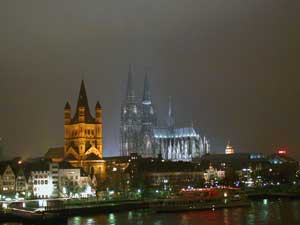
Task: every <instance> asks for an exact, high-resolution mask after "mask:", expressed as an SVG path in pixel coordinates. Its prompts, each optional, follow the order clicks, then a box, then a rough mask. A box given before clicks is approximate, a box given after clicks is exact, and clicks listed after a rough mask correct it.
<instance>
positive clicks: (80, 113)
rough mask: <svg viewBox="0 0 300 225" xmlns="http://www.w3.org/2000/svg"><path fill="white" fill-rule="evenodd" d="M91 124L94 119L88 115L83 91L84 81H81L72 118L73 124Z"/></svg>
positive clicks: (86, 101)
mask: <svg viewBox="0 0 300 225" xmlns="http://www.w3.org/2000/svg"><path fill="white" fill-rule="evenodd" d="M80 117H81V118H82V119H83V120H84V121H85V122H93V121H94V119H93V117H92V115H91V113H90V108H89V103H88V98H87V94H86V90H85V85H84V80H82V81H81V85H80V91H79V96H78V100H77V107H76V113H75V115H74V118H73V122H83V121H81V120H82V119H80Z"/></svg>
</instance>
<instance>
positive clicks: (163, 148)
mask: <svg viewBox="0 0 300 225" xmlns="http://www.w3.org/2000/svg"><path fill="white" fill-rule="evenodd" d="M120 140H121V143H120V148H121V155H123V156H129V155H130V154H131V153H137V154H139V155H141V156H142V157H158V155H161V156H162V157H163V159H165V160H173V161H191V160H192V159H193V158H199V157H201V156H202V155H205V154H208V153H209V152H210V143H209V140H208V139H207V138H206V137H204V136H203V137H202V136H201V134H200V130H199V129H197V128H194V127H193V126H188V127H178V128H177V127H176V123H175V115H174V110H173V107H172V102H171V99H170V101H169V112H168V118H167V124H166V125H163V126H159V125H158V121H157V114H156V110H155V107H154V104H153V101H152V97H151V91H150V84H149V80H148V76H147V75H146V76H145V80H144V91H143V97H142V98H141V100H140V98H138V97H137V96H136V95H135V92H134V90H133V84H132V71H131V69H130V71H129V74H128V82H127V91H126V98H125V100H124V102H123V104H122V107H121V128H120Z"/></svg>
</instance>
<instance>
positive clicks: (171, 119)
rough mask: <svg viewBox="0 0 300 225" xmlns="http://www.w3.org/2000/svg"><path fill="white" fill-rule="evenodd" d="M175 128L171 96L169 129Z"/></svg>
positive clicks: (170, 98)
mask: <svg viewBox="0 0 300 225" xmlns="http://www.w3.org/2000/svg"><path fill="white" fill-rule="evenodd" d="M174 126H175V118H174V112H173V105H172V97H171V96H169V110H168V127H169V128H171V129H173V128H174Z"/></svg>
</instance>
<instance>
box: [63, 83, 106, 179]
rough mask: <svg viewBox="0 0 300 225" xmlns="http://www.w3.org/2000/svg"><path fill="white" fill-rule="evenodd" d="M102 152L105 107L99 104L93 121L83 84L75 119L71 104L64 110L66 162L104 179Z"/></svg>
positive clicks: (82, 84) (96, 106)
mask: <svg viewBox="0 0 300 225" xmlns="http://www.w3.org/2000/svg"><path fill="white" fill-rule="evenodd" d="M102 148H103V144H102V107H101V105H100V103H99V102H97V103H96V105H95V117H93V116H92V114H91V112H90V108H89V104H88V98H87V94H86V89H85V84H84V81H82V82H81V86H80V91H79V96H78V100H77V106H76V108H75V110H74V115H73V116H72V109H71V106H70V104H69V102H67V103H66V105H65V108H64V161H67V162H69V163H71V164H72V165H73V166H75V167H82V168H83V169H84V170H85V171H86V172H87V173H89V174H94V175H95V176H96V177H98V178H100V177H101V176H103V175H104V161H103V160H102V157H103V155H102V153H103V152H102V151H103V150H102Z"/></svg>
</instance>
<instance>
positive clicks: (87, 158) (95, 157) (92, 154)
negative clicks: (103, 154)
mask: <svg viewBox="0 0 300 225" xmlns="http://www.w3.org/2000/svg"><path fill="white" fill-rule="evenodd" d="M85 160H101V158H100V157H99V156H97V155H95V154H94V153H91V154H89V155H88V156H87V157H86V159H85Z"/></svg>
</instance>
